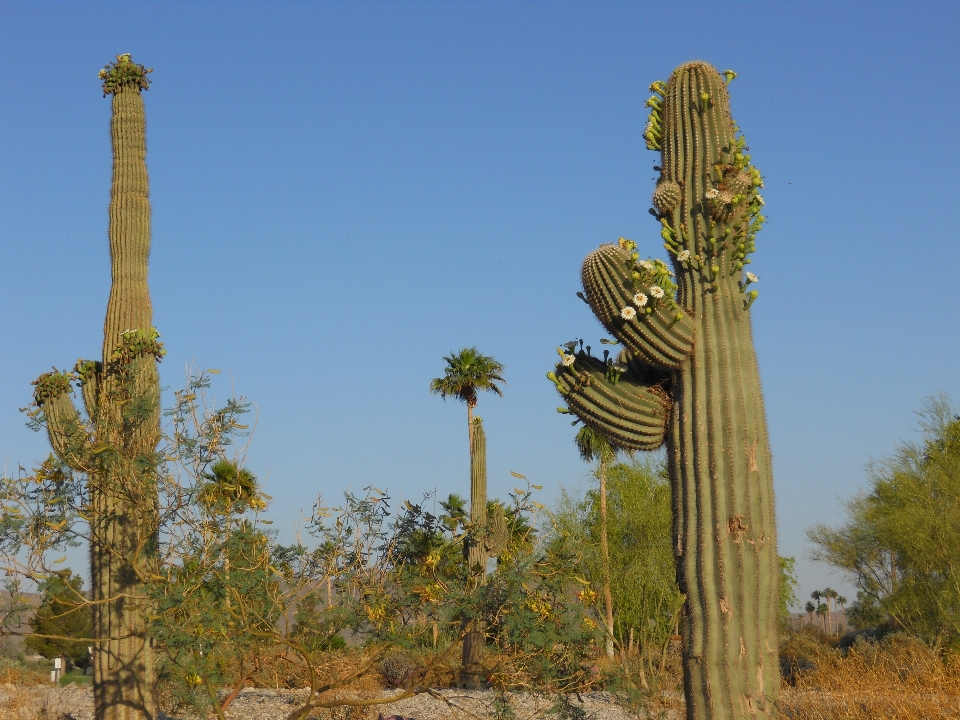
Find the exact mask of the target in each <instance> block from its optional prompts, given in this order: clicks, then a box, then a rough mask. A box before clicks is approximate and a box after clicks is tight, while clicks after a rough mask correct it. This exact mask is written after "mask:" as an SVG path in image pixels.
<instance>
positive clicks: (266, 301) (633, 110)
mask: <svg viewBox="0 0 960 720" xmlns="http://www.w3.org/2000/svg"><path fill="white" fill-rule="evenodd" d="M958 36H960V4H956V3H946V2H943V3H933V2H931V3H924V4H922V5H910V6H905V5H903V4H901V3H892V2H881V3H869V4H852V3H838V2H829V3H789V4H787V3H710V4H707V3H667V4H664V3H656V4H654V3H636V2H630V3H599V2H589V3H558V2H483V3H453V2H437V3H413V2H404V3H398V2H385V3H365V2H344V3H316V2H311V3H270V4H267V3H243V2H221V3H212V2H189V3H177V2H162V3H160V2H154V3H140V2H126V3H96V2H83V3H39V2H29V3H28V2H20V3H15V2H10V1H8V2H5V3H3V5H2V6H0V163H2V165H0V462H3V463H5V464H6V466H7V468H8V471H13V470H15V469H16V466H17V464H23V465H27V466H29V465H31V464H32V463H35V462H37V461H38V460H40V459H42V457H44V456H45V454H46V452H47V446H46V443H45V439H44V438H43V437H42V436H40V435H36V434H33V433H31V432H30V431H29V430H27V429H26V428H25V427H24V424H23V420H24V417H23V415H22V414H21V413H18V412H17V409H18V408H19V407H22V406H24V405H26V404H27V403H28V402H29V399H30V390H31V387H30V381H31V380H33V379H34V378H35V377H36V376H37V375H38V374H40V373H41V372H44V371H45V370H48V369H49V368H50V366H51V365H56V366H57V367H60V368H66V367H69V366H71V365H72V364H73V362H74V361H75V360H76V359H77V358H78V357H81V356H82V357H89V358H92V357H97V356H98V355H99V352H100V343H101V337H102V336H101V333H102V324H103V315H104V309H105V304H106V298H107V293H108V290H109V258H108V252H107V240H106V227H107V202H108V192H109V182H110V145H109V134H108V123H109V114H110V103H109V101H108V100H105V99H103V98H102V97H101V94H100V91H99V89H98V88H99V83H98V80H97V77H96V75H97V71H98V70H99V69H100V68H101V67H103V65H104V64H105V63H106V62H107V61H109V60H111V59H112V58H113V56H114V55H116V54H118V53H123V52H130V53H132V54H133V57H134V59H135V60H136V61H139V62H143V63H145V64H147V65H148V66H152V67H154V68H156V70H155V72H154V73H153V75H152V76H151V77H152V79H153V82H154V84H153V86H152V87H151V89H150V91H149V92H148V93H146V95H145V99H146V104H147V114H148V115H147V117H148V121H147V122H148V125H147V127H148V131H147V132H148V156H147V163H148V169H149V171H150V181H151V199H152V203H153V251H152V256H151V270H150V273H151V274H150V282H151V289H152V294H153V301H154V308H155V322H156V325H157V327H158V328H159V329H160V331H161V333H163V339H164V340H165V342H166V347H167V349H168V355H167V357H166V359H165V360H164V362H163V365H162V368H161V371H162V379H163V383H164V384H165V385H167V386H169V387H179V386H180V385H181V383H182V378H183V368H184V366H185V364H187V363H190V362H193V361H195V362H196V363H197V364H198V365H200V366H203V367H213V368H219V369H221V370H222V371H223V375H221V376H220V377H221V378H224V385H222V386H221V391H220V393H221V397H222V395H223V393H224V391H226V390H228V388H229V381H230V379H231V378H232V380H233V383H234V385H235V387H236V389H237V391H238V392H239V393H242V394H243V395H246V396H247V397H249V398H250V399H251V400H253V401H254V402H255V403H256V405H257V407H258V411H259V424H258V428H257V432H256V435H255V438H254V441H253V444H252V446H251V450H250V454H249V458H248V462H249V466H250V467H251V469H253V470H254V472H256V473H258V474H259V475H260V477H261V478H262V479H263V480H264V481H265V489H266V491H267V492H268V493H270V494H271V495H273V496H274V500H273V503H272V506H271V513H272V515H273V516H274V518H275V519H276V524H277V526H279V527H283V528H287V532H289V529H290V528H291V527H292V525H293V523H294V522H295V521H296V520H297V519H298V518H299V517H300V516H301V509H303V510H304V511H308V510H309V508H310V506H311V504H312V501H313V499H314V496H315V495H316V493H318V492H323V494H324V497H325V499H327V500H328V501H335V500H336V499H337V497H338V496H339V494H340V493H341V492H342V491H343V490H344V489H346V488H348V487H352V488H353V489H355V490H358V489H360V488H362V487H363V486H365V485H367V484H370V483H373V484H376V485H378V486H379V487H385V486H386V487H387V488H389V489H390V490H391V491H392V493H393V494H394V495H395V496H403V497H406V498H415V497H418V496H420V495H421V494H422V492H423V491H425V490H432V489H434V488H437V489H438V490H439V491H440V492H441V493H443V494H446V493H448V492H460V493H462V494H466V493H467V492H468V472H467V470H468V467H467V466H468V462H467V441H466V428H465V411H464V408H463V407H462V406H461V405H460V404H459V403H455V402H449V401H448V402H446V403H444V402H442V401H441V400H439V399H438V398H435V397H431V396H430V395H429V394H428V392H427V387H428V383H429V381H430V379H431V378H432V377H435V376H437V375H439V374H440V373H441V372H442V369H443V361H442V356H443V355H445V354H447V353H449V352H450V351H451V350H456V349H459V348H461V347H463V346H467V345H476V346H478V347H479V348H480V349H481V351H483V352H484V353H486V354H490V355H493V356H494V357H496V358H497V359H498V360H499V361H501V362H502V363H503V364H504V365H505V366H506V378H507V380H508V385H507V386H506V388H505V396H504V397H503V398H502V399H499V398H496V397H494V396H485V397H482V398H481V400H480V405H479V409H478V412H479V414H481V415H482V416H483V417H484V420H485V422H486V427H487V434H488V441H489V453H490V457H489V468H490V485H491V490H490V492H491V495H492V496H497V495H500V496H503V495H504V494H505V493H506V492H507V491H508V490H509V489H510V488H512V487H513V485H514V479H513V478H512V477H511V476H510V474H509V473H510V471H511V470H515V471H518V472H522V473H524V474H525V475H527V476H528V477H529V478H530V479H531V481H533V482H536V483H540V484H543V485H544V486H545V489H544V494H545V496H546V499H547V500H548V501H549V500H551V499H552V498H553V497H554V496H555V494H556V491H557V488H558V486H559V485H560V484H561V483H562V484H564V485H567V486H571V485H575V484H577V483H578V482H582V481H584V478H585V476H586V473H587V467H586V466H585V465H584V464H583V463H581V462H580V461H579V459H578V457H577V455H576V452H575V449H574V446H573V443H572V439H573V435H574V429H573V428H571V427H570V425H569V422H568V420H569V419H568V418H564V417H563V416H560V415H558V414H557V413H556V412H555V408H556V407H557V406H558V405H560V404H561V403H560V402H559V397H558V396H557V395H556V393H555V391H554V389H553V386H552V384H551V383H550V382H549V381H547V380H546V379H545V378H544V374H545V373H546V372H547V370H549V369H551V367H552V365H553V363H554V362H555V360H556V354H555V348H556V346H557V344H558V343H560V342H563V341H566V340H569V339H570V338H573V337H585V338H587V339H588V341H590V340H594V341H595V340H596V339H597V338H598V337H600V336H601V330H600V327H599V325H598V324H597V323H596V321H595V320H594V319H593V318H592V316H591V315H590V314H589V311H588V309H587V308H586V306H585V305H584V304H583V303H581V302H580V301H579V300H578V299H577V298H576V297H575V295H574V293H575V292H576V291H577V290H578V289H579V287H578V276H579V266H580V261H581V259H582V258H583V256H584V255H585V254H586V253H587V252H589V251H590V250H591V249H593V248H594V247H596V246H597V245H599V244H601V243H604V242H610V241H613V240H616V238H617V237H619V236H621V235H622V236H625V237H629V238H633V239H635V240H637V241H638V242H639V243H640V246H641V250H642V251H643V250H645V251H646V252H648V253H650V254H653V255H654V256H656V255H658V254H660V253H661V252H662V251H661V248H660V242H659V238H658V234H657V226H656V223H655V222H654V221H653V220H652V219H651V218H650V216H649V215H648V214H647V208H648V207H649V197H650V194H651V191H652V187H653V182H652V180H653V178H654V173H653V172H652V171H651V167H652V166H653V165H654V164H655V163H656V161H657V156H656V155H655V154H654V153H651V152H648V151H647V150H645V149H644V146H643V141H642V140H641V138H640V133H641V131H642V127H643V123H644V109H643V107H642V106H643V103H644V101H645V100H646V98H647V96H648V93H647V90H646V88H647V86H648V85H649V83H650V82H651V81H653V80H656V79H664V78H666V77H667V75H668V74H669V72H670V71H671V70H672V69H673V68H674V67H675V66H676V65H678V64H679V63H681V62H683V61H686V60H690V59H703V60H707V61H709V62H712V63H713V64H715V65H716V66H717V67H718V68H720V69H725V68H732V69H734V70H736V71H737V72H738V73H739V74H740V77H739V78H738V79H737V80H735V81H734V83H733V84H732V86H731V92H732V97H733V112H734V116H735V117H736V119H737V120H738V122H739V124H740V126H741V128H743V130H744V133H745V135H746V137H747V140H748V142H749V144H750V146H751V149H752V155H753V158H754V162H755V163H756V165H757V166H758V167H759V168H760V169H761V171H762V172H763V173H764V175H765V177H766V190H765V192H764V196H765V199H766V201H767V209H768V211H769V213H768V215H769V217H770V220H771V221H770V223H769V225H767V226H766V227H765V228H764V230H763V232H762V233H761V234H760V236H759V238H758V242H757V252H756V254H755V255H754V264H753V266H752V270H754V271H755V272H756V273H757V274H758V275H759V276H760V278H761V280H760V283H759V286H758V289H759V290H760V298H759V300H758V301H757V303H756V304H755V305H754V310H753V313H754V333H755V341H756V346H757V351H758V354H759V358H760V364H761V375H762V379H763V384H764V391H765V395H766V401H767V413H768V419H769V425H770V435H771V443H772V447H773V453H774V462H775V465H774V469H775V481H776V488H777V500H778V515H779V523H780V526H779V527H780V551H781V553H782V554H785V555H794V556H796V557H797V558H798V561H799V562H800V578H801V581H802V587H801V592H802V594H803V595H808V594H809V592H810V591H811V590H813V589H815V588H820V587H823V586H825V585H828V584H832V585H833V586H834V587H841V588H848V587H849V586H845V585H844V584H843V583H841V582H840V581H839V580H838V578H836V577H835V576H831V575H829V574H828V573H827V571H826V569H824V568H818V567H816V566H813V565H811V564H810V563H808V562H806V561H805V560H804V556H805V553H806V552H807V548H806V543H805V540H804V535H803V531H804V528H806V527H807V526H809V525H810V524H812V523H814V522H817V521H824V522H831V523H835V522H838V521H839V520H841V518H842V515H841V514H840V512H839V509H840V502H839V498H844V497H849V496H850V495H851V494H853V493H854V492H855V491H856V490H857V489H858V488H861V487H862V486H863V484H864V472H863V467H864V464H865V463H866V462H867V461H869V460H870V459H871V458H880V457H883V456H885V455H887V454H889V453H890V451H891V450H892V449H893V446H894V444H895V443H896V441H897V440H898V439H910V438H914V437H916V428H917V424H916V418H915V416H914V414H913V411H914V410H915V409H916V408H918V407H919V405H920V403H921V401H922V399H923V398H924V397H925V396H928V395H931V394H934V393H937V392H941V391H944V392H948V393H950V394H951V395H952V396H953V398H954V399H955V400H960V373H958V357H960V330H958V317H960V291H958V285H957V276H958V269H960V242H958V241H960V231H958V226H957V223H956V220H955V216H956V210H957V208H958V206H960V203H958V200H960V192H958V187H960V180H958V178H960V132H958V131H960V82H958V77H960V42H958V40H957V38H958ZM84 572H86V571H84Z"/></svg>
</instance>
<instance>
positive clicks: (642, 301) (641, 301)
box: [633, 292, 647, 307]
mask: <svg viewBox="0 0 960 720" xmlns="http://www.w3.org/2000/svg"><path fill="white" fill-rule="evenodd" d="M633 304H634V305H636V306H637V307H643V306H644V305H646V304H647V296H646V295H644V294H643V293H642V292H638V293H637V294H636V295H634V296H633Z"/></svg>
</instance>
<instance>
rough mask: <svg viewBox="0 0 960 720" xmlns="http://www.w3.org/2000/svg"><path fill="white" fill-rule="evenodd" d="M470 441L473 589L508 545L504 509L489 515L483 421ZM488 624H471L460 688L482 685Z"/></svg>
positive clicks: (468, 549) (467, 551) (468, 546)
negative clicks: (482, 659)
mask: <svg viewBox="0 0 960 720" xmlns="http://www.w3.org/2000/svg"><path fill="white" fill-rule="evenodd" d="M472 422H473V425H472V430H473V432H472V433H471V437H470V442H471V444H472V448H471V453H470V525H471V527H472V528H473V531H472V533H471V534H470V536H469V537H468V538H467V540H466V542H465V544H464V556H465V557H466V560H467V572H468V573H469V574H470V578H471V583H472V584H473V586H474V587H477V586H479V585H481V584H482V583H483V581H484V577H485V575H486V567H487V558H489V557H494V556H496V555H498V554H499V553H500V552H501V551H502V550H503V549H504V548H505V547H506V545H507V542H508V541H509V531H508V530H507V524H506V519H505V518H504V514H503V509H502V508H501V507H500V506H499V505H495V506H494V508H495V509H494V511H493V513H492V515H491V516H490V518H489V522H488V517H487V516H488V513H487V434H486V432H485V431H484V429H483V421H482V420H481V419H480V418H479V417H475V418H473V421H472ZM485 629H486V623H485V622H484V619H483V618H475V619H474V620H473V621H472V623H468V625H467V632H466V633H465V635H464V637H463V657H462V662H461V670H460V685H461V686H462V687H468V688H477V687H480V684H481V683H482V681H483V668H482V667H481V665H480V660H481V658H482V657H483V646H484V642H485V636H484V632H485Z"/></svg>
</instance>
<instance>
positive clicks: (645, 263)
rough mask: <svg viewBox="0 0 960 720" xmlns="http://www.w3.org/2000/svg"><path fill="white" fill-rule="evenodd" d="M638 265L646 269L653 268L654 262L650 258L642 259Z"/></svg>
mask: <svg viewBox="0 0 960 720" xmlns="http://www.w3.org/2000/svg"><path fill="white" fill-rule="evenodd" d="M637 265H639V266H640V267H642V268H643V269H644V270H653V263H652V262H650V261H649V260H641V261H640V262H638V263H637Z"/></svg>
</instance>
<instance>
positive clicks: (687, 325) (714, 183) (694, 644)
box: [548, 62, 779, 718]
mask: <svg viewBox="0 0 960 720" xmlns="http://www.w3.org/2000/svg"><path fill="white" fill-rule="evenodd" d="M734 77H736V73H734V72H732V71H726V72H725V73H724V74H723V76H721V74H720V73H718V72H717V71H716V70H715V69H714V68H713V67H711V66H710V65H708V64H706V63H703V62H691V63H687V64H685V65H681V66H680V67H679V68H677V69H676V70H675V71H674V72H673V74H672V75H671V77H670V79H669V80H668V81H667V82H666V83H663V82H655V83H653V84H652V85H651V86H650V90H651V92H652V93H653V95H652V97H650V99H649V100H648V101H647V103H646V105H647V107H648V108H649V109H650V116H649V120H648V123H647V127H646V129H645V131H644V133H643V137H644V139H645V141H646V145H647V147H648V149H650V150H654V151H658V152H659V153H660V155H661V162H660V164H659V165H656V166H654V170H655V171H657V172H659V173H660V179H659V181H658V182H657V185H656V187H655V189H654V191H653V207H652V208H651V209H650V213H651V215H653V217H654V218H655V220H656V221H657V223H658V225H659V231H660V236H661V238H662V240H663V247H664V249H665V250H666V251H667V253H668V255H669V263H670V265H669V266H668V264H667V263H665V262H663V261H660V260H655V259H646V260H643V259H641V258H640V254H639V252H638V246H637V243H635V242H633V241H631V240H626V239H624V238H620V240H619V241H618V242H617V243H616V244H610V245H603V246H601V247H600V248H599V249H597V250H595V251H593V252H592V253H590V254H589V255H588V256H587V258H586V259H585V260H584V263H583V268H582V273H581V279H582V282H583V293H578V295H579V296H580V297H581V299H583V300H584V301H585V302H587V304H588V305H589V306H590V308H591V310H592V311H593V313H594V315H595V316H596V317H597V319H598V320H599V321H600V323H601V324H602V325H603V327H604V328H605V329H606V330H607V332H609V333H610V334H612V335H613V336H614V337H615V338H616V343H612V344H620V345H622V346H623V350H622V352H620V353H619V354H618V355H617V356H616V357H615V358H614V357H611V356H610V353H609V352H608V351H604V356H603V358H602V359H601V358H598V357H594V356H593V355H592V353H591V352H590V347H589V346H588V347H587V349H586V352H584V351H583V346H582V342H581V344H580V349H579V351H577V346H576V343H568V344H567V345H566V346H565V347H564V348H560V349H559V353H560V362H559V363H558V364H557V366H556V368H555V370H554V371H552V372H551V373H548V377H549V378H550V380H551V381H552V382H553V383H554V385H555V386H556V388H557V391H558V392H559V393H560V394H561V396H562V397H563V398H564V400H565V402H566V406H567V407H565V408H560V412H564V413H572V414H574V415H575V416H576V417H577V420H579V421H582V422H584V423H585V424H587V425H589V426H590V427H592V428H594V429H595V430H596V431H597V432H600V433H602V434H603V435H605V436H606V437H608V438H609V440H610V441H611V442H613V443H615V444H617V445H619V446H621V447H624V448H626V449H630V450H652V449H655V448H658V447H660V446H662V445H666V447H667V454H668V468H669V471H670V478H671V484H672V492H673V507H674V529H673V535H674V538H673V545H674V554H675V561H676V567H677V578H678V581H679V584H680V589H681V591H682V592H683V593H684V596H685V605H684V620H683V623H682V627H683V636H684V670H685V688H686V696H687V713H688V717H690V718H734V717H736V718H740V717H751V718H762V717H774V716H775V714H776V710H775V705H776V698H777V688H778V686H779V676H778V670H777V667H778V665H777V662H778V661H777V586H778V577H779V573H778V559H777V554H776V535H775V529H774V509H773V508H774V504H773V475H772V469H771V458H770V450H769V440H768V437H767V430H766V420H765V416H764V409H763V398H762V395H761V390H760V377H759V370H758V367H757V361H756V356H755V353H754V349H753V340H752V332H751V325H750V310H751V307H752V305H753V302H754V300H756V298H757V291H756V290H752V289H749V287H750V285H751V284H753V283H756V282H757V281H758V278H757V277H756V275H754V274H753V273H749V272H745V271H744V270H745V266H746V265H748V264H749V263H750V262H751V259H750V257H749V256H750V255H751V254H752V253H753V252H754V250H755V241H756V236H757V232H758V231H759V230H760V228H761V226H762V225H763V223H764V221H765V219H766V218H765V217H764V216H763V214H762V212H761V211H762V208H763V205H764V201H763V198H762V196H761V195H760V193H759V190H760V188H761V187H762V186H763V180H762V178H761V176H760V173H759V171H758V170H757V169H756V168H755V167H754V166H753V165H752V159H751V156H750V155H749V154H748V152H747V151H748V150H749V148H748V147H747V146H746V141H745V140H744V138H743V136H742V135H740V134H739V128H737V126H736V124H735V123H734V121H733V119H732V117H731V115H730V105H729V95H728V91H727V84H728V83H729V82H730V81H731V80H732V79H733V78H734ZM670 266H672V270H671V267H670ZM606 342H607V343H608V344H611V341H606ZM577 420H575V421H574V422H577Z"/></svg>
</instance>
